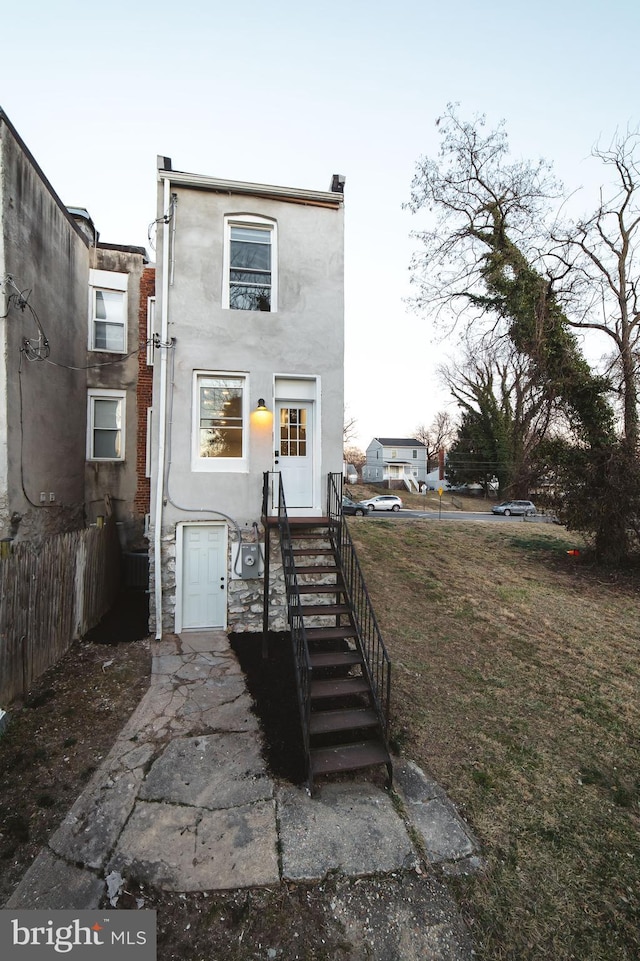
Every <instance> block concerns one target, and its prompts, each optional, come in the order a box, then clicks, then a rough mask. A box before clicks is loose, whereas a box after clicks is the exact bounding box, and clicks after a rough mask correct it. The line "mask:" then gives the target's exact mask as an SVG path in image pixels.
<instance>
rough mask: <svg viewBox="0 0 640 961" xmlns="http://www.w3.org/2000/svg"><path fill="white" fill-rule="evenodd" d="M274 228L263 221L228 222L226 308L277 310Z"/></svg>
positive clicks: (224, 295) (225, 283) (224, 304)
mask: <svg viewBox="0 0 640 961" xmlns="http://www.w3.org/2000/svg"><path fill="white" fill-rule="evenodd" d="M275 266H276V265H275V224H274V223H273V222H271V221H268V220H266V219H264V218H261V217H249V218H247V219H246V220H243V221H240V220H236V219H235V218H234V219H230V218H227V221H226V242H225V278H224V293H223V306H224V307H229V308H230V309H231V310H261V311H269V312H273V311H275V309H276V284H275V273H276V271H275Z"/></svg>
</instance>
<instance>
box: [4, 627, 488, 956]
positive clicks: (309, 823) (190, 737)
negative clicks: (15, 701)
mask: <svg viewBox="0 0 640 961" xmlns="http://www.w3.org/2000/svg"><path fill="white" fill-rule="evenodd" d="M152 653H153V666H152V678H151V684H150V687H149V690H148V691H147V693H146V694H145V696H144V697H143V699H142V701H141V702H140V704H139V705H138V707H137V709H136V710H135V712H134V713H133V714H132V716H131V718H130V719H129V721H128V722H127V724H126V725H125V727H124V728H123V730H122V732H121V734H120V736H119V738H118V740H117V742H116V743H115V745H114V746H113V748H112V750H111V751H110V753H109V754H108V756H107V757H106V759H105V761H104V762H103V764H102V766H101V768H100V769H99V770H98V771H97V772H96V774H95V775H94V777H93V779H92V780H91V782H90V783H89V784H88V786H87V788H86V789H85V791H84V792H83V793H82V795H81V796H80V797H79V798H78V800H77V801H76V803H75V804H74V805H73V807H72V808H71V810H70V812H69V814H68V815H67V816H66V818H65V819H64V821H63V823H62V824H61V826H60V827H59V829H58V830H57V831H56V832H55V834H54V835H53V836H52V837H51V838H50V840H49V843H48V845H47V847H46V848H44V849H43V850H42V851H41V852H40V854H39V855H38V857H37V858H36V860H35V861H34V863H33V864H32V866H31V867H30V868H29V870H28V871H27V873H26V874H25V876H24V878H23V879H22V881H21V882H20V884H19V885H18V887H17V888H16V890H15V891H14V893H13V895H12V896H11V898H10V899H9V901H8V902H7V904H6V907H9V908H49V909H55V908H74V909H78V910H79V909H88V908H95V907H97V906H98V904H99V902H100V900H101V899H102V898H103V897H104V895H105V893H111V892H112V891H113V890H115V889H116V888H117V879H118V878H120V877H127V876H133V877H135V878H137V879H139V880H140V881H143V882H147V883H149V884H151V885H153V886H156V887H159V888H161V889H164V890H168V891H179V892H188V891H213V890H229V889H237V888H247V887H257V886H263V885H272V884H276V883H279V882H280V881H314V880H321V879H322V878H324V877H326V875H327V874H328V873H329V872H338V873H340V874H341V875H344V876H347V877H361V876H365V875H372V874H376V875H380V874H389V875H393V874H394V872H405V871H414V872H415V873H416V874H417V875H418V876H419V875H420V874H421V873H424V872H425V871H428V868H427V867H426V866H425V861H426V862H427V864H429V863H430V864H438V865H440V868H441V870H442V872H443V873H444V874H455V873H464V872H468V871H473V870H476V869H477V868H478V867H479V866H480V863H481V862H480V858H479V856H478V852H477V846H476V844H475V842H474V840H473V838H472V836H471V834H470V832H469V829H468V827H467V826H466V824H465V823H464V822H463V821H462V820H461V819H460V817H459V816H458V815H457V813H456V811H455V809H454V807H453V805H451V803H450V802H449V801H448V800H447V798H446V796H445V794H444V792H443V791H442V790H441V789H440V788H439V787H438V785H437V784H435V783H434V782H433V781H431V780H430V779H429V778H428V777H426V775H424V774H423V772H422V771H420V769H419V768H418V767H417V766H416V765H414V764H412V763H410V762H409V763H406V762H397V763H396V764H395V768H394V770H395V784H394V789H395V803H394V799H393V798H392V797H391V795H389V794H388V793H387V792H385V791H383V790H381V789H380V788H378V787H376V786H375V785H372V784H370V783H368V782H365V781H358V780H354V781H352V782H349V783H347V782H344V781H343V782H340V783H336V784H325V785H323V786H322V787H321V788H320V790H319V793H318V796H317V797H314V798H310V797H309V796H308V795H307V793H306V791H305V790H304V789H299V788H295V787H293V786H291V785H287V784H281V783H274V781H273V780H272V779H271V778H270V777H269V774H268V772H267V770H266V766H265V763H264V760H263V758H262V756H261V751H260V737H261V735H260V731H259V727H258V723H257V720H256V718H255V715H254V714H253V713H252V711H251V706H252V701H251V697H250V695H249V693H248V692H247V689H246V685H245V679H244V675H243V673H242V671H241V669H240V666H239V664H238V661H237V659H236V657H235V654H234V653H233V651H232V650H231V648H230V645H229V641H228V638H227V636H226V635H225V634H224V633H223V632H207V633H190V634H183V635H182V636H172V637H168V638H167V639H163V640H162V641H160V642H158V643H156V642H154V643H153V651H152ZM433 883H434V882H433V878H431V879H430V882H429V886H428V891H429V901H430V903H429V905H426V904H425V906H424V909H425V912H427V908H428V912H427V913H428V916H429V917H432V916H433V917H435V920H434V921H433V923H434V924H436V926H437V925H441V924H442V923H443V922H442V917H444V916H445V914H446V915H447V916H449V915H450V911H451V904H450V903H447V904H446V906H445V905H444V902H443V913H442V917H441V915H440V914H439V913H438V911H435V914H434V903H433V901H434V894H433V890H434V888H433ZM426 890H427V889H426V888H425V891H426ZM440 895H441V896H442V897H444V898H445V900H447V902H448V899H447V898H446V894H445V892H444V889H442V891H441V892H440ZM414 907H415V905H414ZM445 908H446V909H445ZM427 913H425V915H424V916H425V917H426V916H427ZM429 929H430V928H429ZM454 929H455V930H454ZM425 930H426V928H425ZM446 934H447V937H446V940H447V943H448V945H449V948H448V952H449V953H446V954H442V957H443V958H445V957H446V958H452V959H453V958H456V959H457V958H461V959H462V958H466V957H468V956H470V955H469V954H468V953H467V952H468V951H469V950H470V949H469V948H468V944H467V946H466V947H464V945H465V944H466V937H465V935H464V932H463V931H462V926H461V924H459V923H456V924H455V925H454V926H453V927H452V926H451V925H448V927H447V932H446ZM454 944H455V946H456V947H455V952H454V951H453V945H454ZM452 952H453V953H452ZM416 956H417V957H418V956H420V955H419V954H417V955H416ZM424 956H428V957H431V956H433V957H439V956H440V955H435V954H433V955H431V954H430V955H424Z"/></svg>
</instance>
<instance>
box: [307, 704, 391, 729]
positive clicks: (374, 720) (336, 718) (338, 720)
mask: <svg viewBox="0 0 640 961" xmlns="http://www.w3.org/2000/svg"><path fill="white" fill-rule="evenodd" d="M377 725H378V715H377V714H376V712H375V711H372V710H371V709H370V708H366V707H361V708H356V709H354V710H342V711H315V712H313V713H312V714H311V719H310V731H311V734H328V733H329V732H331V731H351V730H357V729H358V728H361V727H376V726H377Z"/></svg>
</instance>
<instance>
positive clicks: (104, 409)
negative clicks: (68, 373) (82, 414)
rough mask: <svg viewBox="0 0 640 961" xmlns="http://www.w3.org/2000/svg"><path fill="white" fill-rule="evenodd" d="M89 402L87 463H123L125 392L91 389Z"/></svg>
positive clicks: (88, 396) (88, 397)
mask: <svg viewBox="0 0 640 961" xmlns="http://www.w3.org/2000/svg"><path fill="white" fill-rule="evenodd" d="M87 400H88V409H87V460H105V461H114V460H124V441H125V436H124V425H125V403H126V393H125V391H123V390H90V391H89V392H88V395H87Z"/></svg>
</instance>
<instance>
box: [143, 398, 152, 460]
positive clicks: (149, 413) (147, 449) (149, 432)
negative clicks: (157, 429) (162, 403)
mask: <svg viewBox="0 0 640 961" xmlns="http://www.w3.org/2000/svg"><path fill="white" fill-rule="evenodd" d="M152 432H153V407H147V438H146V444H145V465H144V476H145V477H151V453H152V447H151V438H152Z"/></svg>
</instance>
